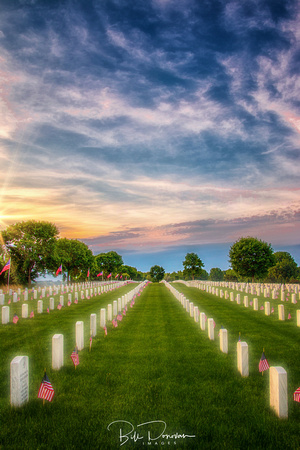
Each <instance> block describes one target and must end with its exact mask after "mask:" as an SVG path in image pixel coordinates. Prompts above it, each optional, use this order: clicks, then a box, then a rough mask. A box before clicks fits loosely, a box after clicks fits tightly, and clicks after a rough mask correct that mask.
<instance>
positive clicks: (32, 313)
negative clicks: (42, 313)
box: [30, 310, 34, 319]
mask: <svg viewBox="0 0 300 450" xmlns="http://www.w3.org/2000/svg"><path fill="white" fill-rule="evenodd" d="M33 317H34V312H33V310H32V311H31V313H30V319H32V318H33Z"/></svg>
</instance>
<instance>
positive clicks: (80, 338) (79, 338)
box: [75, 321, 84, 351]
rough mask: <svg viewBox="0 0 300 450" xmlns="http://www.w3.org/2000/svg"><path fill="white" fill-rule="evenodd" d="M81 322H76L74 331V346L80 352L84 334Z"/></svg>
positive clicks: (82, 346)
mask: <svg viewBox="0 0 300 450" xmlns="http://www.w3.org/2000/svg"><path fill="white" fill-rule="evenodd" d="M83 329H84V327H83V322H82V321H78V322H76V326H75V330H76V346H77V348H78V350H79V351H80V350H82V349H83V348H84V332H83Z"/></svg>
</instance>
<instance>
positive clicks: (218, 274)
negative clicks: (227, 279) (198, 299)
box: [209, 267, 224, 281]
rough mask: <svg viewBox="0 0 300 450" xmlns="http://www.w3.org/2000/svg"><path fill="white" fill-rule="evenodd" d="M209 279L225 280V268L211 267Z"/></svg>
mask: <svg viewBox="0 0 300 450" xmlns="http://www.w3.org/2000/svg"><path fill="white" fill-rule="evenodd" d="M209 279H210V280H211V281H223V279H224V272H223V270H222V269H219V267H213V268H212V269H210V272H209Z"/></svg>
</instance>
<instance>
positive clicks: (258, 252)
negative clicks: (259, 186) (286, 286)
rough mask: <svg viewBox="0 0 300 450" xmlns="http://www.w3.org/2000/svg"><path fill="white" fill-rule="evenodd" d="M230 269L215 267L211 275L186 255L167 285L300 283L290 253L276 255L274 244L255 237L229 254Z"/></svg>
mask: <svg viewBox="0 0 300 450" xmlns="http://www.w3.org/2000/svg"><path fill="white" fill-rule="evenodd" d="M228 256H229V263H230V266H231V267H230V268H229V269H227V270H221V269H220V268H218V267H214V268H212V269H211V270H210V273H208V272H207V271H206V270H204V269H203V267H204V264H203V262H202V261H201V259H200V258H199V256H198V255H197V254H196V253H187V255H186V257H185V260H184V261H183V266H184V270H183V271H178V272H172V273H167V274H165V279H166V280H167V281H175V280H180V279H181V280H182V279H183V280H191V279H192V280H193V279H195V278H196V279H201V280H210V281H246V282H248V281H251V282H262V281H264V282H268V283H300V267H298V266H297V263H296V262H295V260H294V258H293V257H292V256H291V254H290V253H289V252H284V251H282V252H274V250H273V249H272V247H271V244H268V243H266V242H264V241H262V240H259V239H257V238H254V237H243V238H240V239H239V240H238V241H236V242H235V243H234V244H232V246H231V247H230V250H229V255H228Z"/></svg>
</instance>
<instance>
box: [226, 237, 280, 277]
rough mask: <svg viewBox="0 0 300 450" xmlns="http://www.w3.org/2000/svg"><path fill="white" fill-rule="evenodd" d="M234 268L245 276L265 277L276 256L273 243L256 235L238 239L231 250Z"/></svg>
mask: <svg viewBox="0 0 300 450" xmlns="http://www.w3.org/2000/svg"><path fill="white" fill-rule="evenodd" d="M229 259H230V264H231V267H232V269H233V270H234V271H235V272H236V274H237V275H239V276H241V277H245V278H251V279H252V282H253V281H254V278H258V279H260V278H264V277H265V276H266V275H267V273H268V270H269V268H270V267H272V266H273V265H274V262H275V258H274V252H273V249H272V247H271V244H267V243H266V242H264V241H261V240H259V239H257V238H254V237H245V238H244V237H243V238H241V239H239V240H238V241H236V242H235V243H234V244H233V245H232V246H231V248H230V250H229Z"/></svg>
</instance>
